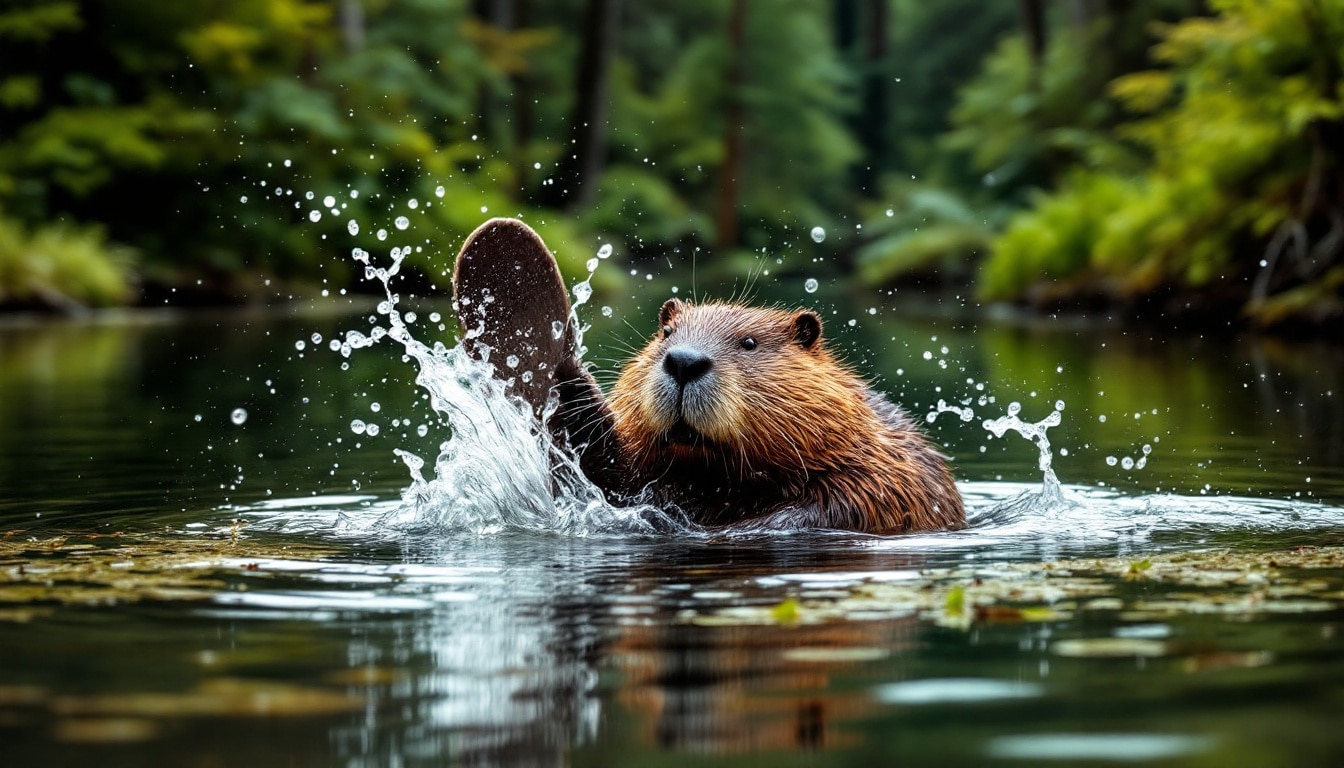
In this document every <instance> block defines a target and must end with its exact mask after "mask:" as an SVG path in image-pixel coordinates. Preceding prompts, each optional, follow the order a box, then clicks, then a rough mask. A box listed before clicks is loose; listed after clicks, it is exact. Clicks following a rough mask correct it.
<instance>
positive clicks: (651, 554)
mask: <svg viewBox="0 0 1344 768" xmlns="http://www.w3.org/2000/svg"><path fill="white" fill-rule="evenodd" d="M664 296H665V294H664V293H660V292H657V291H654V290H652V289H650V290H649V291H648V295H647V296H641V297H639V298H638V299H637V300H636V301H634V302H633V303H632V304H631V305H629V306H625V307H621V308H619V309H618V311H616V312H614V313H613V314H612V317H611V318H610V319H608V318H606V317H604V316H603V313H601V312H598V311H592V312H588V313H587V314H586V315H585V317H586V318H587V319H590V320H591V321H592V322H593V323H594V325H595V327H594V328H593V329H592V330H590V331H589V333H588V337H587V338H588V343H589V347H590V352H589V355H588V357H589V359H590V360H594V361H597V363H598V364H599V366H601V367H603V368H606V369H611V368H612V367H613V365H614V364H613V362H612V361H614V360H619V359H620V358H622V357H624V356H625V355H626V354H627V352H626V350H628V349H630V348H631V347H632V346H635V345H638V344H640V343H641V339H642V336H643V334H644V332H645V331H647V330H650V329H651V327H652V322H653V321H652V316H653V314H652V313H653V312H654V311H655V308H656V306H657V304H658V302H660V301H661V300H662V298H663V297H664ZM784 298H786V299H787V300H789V301H793V302H797V301H799V300H800V299H803V298H805V299H806V300H807V302H808V303H809V304H811V305H812V306H815V307H817V308H819V309H820V310H821V311H822V312H823V316H824V318H825V320H826V323H827V334H828V336H829V337H830V339H831V343H833V344H835V345H836V346H837V347H838V349H839V350H840V351H841V353H842V354H844V355H845V356H846V357H847V358H849V359H850V360H851V361H853V362H854V363H855V364H856V365H858V366H859V367H860V368H861V369H862V370H863V371H864V372H865V373H867V374H869V375H871V376H873V377H874V379H875V381H876V382H877V386H878V387H880V388H881V389H883V390H884V391H887V392H888V393H890V394H891V395H892V396H893V397H894V398H895V399H896V400H897V401H899V402H901V403H903V404H904V405H905V406H906V407H907V408H908V409H909V410H910V411H911V412H913V413H915V414H917V415H919V416H921V417H922V416H924V415H925V414H928V413H929V412H935V413H937V411H938V402H939V400H943V401H944V403H945V404H946V405H952V406H956V407H957V408H966V409H969V410H970V411H973V412H974V415H973V416H972V417H971V418H970V420H968V421H963V420H962V419H961V418H960V416H959V414H958V413H955V412H950V411H948V412H944V413H940V414H937V416H936V418H935V420H934V421H933V422H932V423H929V424H928V427H929V430H930V432H931V433H932V434H933V435H934V437H935V438H936V439H937V440H938V441H939V442H940V443H942V444H943V445H944V446H946V449H947V451H948V452H949V453H950V454H952V455H953V456H954V459H955V466H956V471H957V474H958V476H959V478H960V482H961V487H962V490H963V493H964V494H965V496H966V498H967V499H968V502H969V505H970V514H971V519H972V525H971V526H970V528H969V529H967V530H965V531H961V532H957V533H950V534H949V533H943V534H930V535H918V536H910V537H903V538H880V537H867V536H855V535H842V534H825V533H817V532H810V533H808V532H804V533H797V534H792V535H776V536H766V537H759V536H758V537H724V536H712V535H706V534H704V533H702V532H695V531H685V530H683V531H678V532H673V533H669V532H657V531H649V530H647V529H646V528H643V527H641V521H643V520H645V519H646V518H645V517H643V516H640V515H638V514H624V513H622V511H620V510H610V509H606V508H602V506H601V505H600V504H599V503H597V502H594V501H593V500H592V499H591V498H590V497H586V496H584V495H583V493H582V489H577V490H573V492H572V494H571V495H572V498H570V499H568V501H569V502H572V503H569V504H568V505H564V504H561V505H554V504H551V505H549V506H548V502H547V500H546V499H540V500H537V499H531V501H530V502H529V504H532V503H533V502H534V504H533V506H535V508H534V509H531V511H530V512H528V514H525V515H523V514H515V510H502V511H501V510H496V512H495V514H494V516H493V517H491V516H490V514H488V513H482V512H481V511H480V510H481V509H487V510H488V508H489V506H490V504H491V503H493V501H492V499H489V498H486V499H484V500H482V498H481V496H480V493H481V490H480V489H481V486H472V485H471V483H470V482H468V481H466V480H463V481H462V485H461V486H454V488H452V489H448V488H446V487H445V486H444V484H443V482H444V481H445V478H444V477H440V476H439V475H438V474H437V473H436V472H435V469H436V467H438V468H440V469H445V470H447V475H449V476H450V478H448V480H449V481H451V482H457V481H456V480H451V477H462V476H465V475H467V474H470V472H468V471H467V470H468V469H471V470H473V471H476V470H480V471H482V472H483V473H484V474H482V475H481V477H482V478H484V479H483V480H482V479H480V478H477V481H479V482H482V483H485V484H486V485H487V486H488V485H489V484H490V483H495V484H497V485H498V484H506V485H508V486H509V489H510V490H509V492H508V493H504V494H502V497H503V498H519V499H522V498H524V497H527V494H529V493H532V491H529V488H533V489H534V488H535V482H536V478H534V477H531V476H530V475H529V471H530V470H529V467H528V464H527V462H528V458H527V457H528V456H529V455H534V454H528V451H529V450H533V449H532V448H530V447H528V445H527V444H526V443H527V439H526V437H525V435H524V436H522V437H519V438H518V444H517V445H514V446H512V447H510V446H502V445H491V444H490V443H489V441H488V439H487V438H484V437H477V438H475V439H476V440H477V442H475V443H472V444H471V447H473V449H474V451H473V452H472V453H471V455H468V456H465V457H463V456H457V457H449V458H448V459H445V458H444V457H442V456H440V444H441V443H443V442H444V441H445V440H446V439H447V437H448V432H449V427H448V424H449V421H450V419H449V418H448V417H447V416H446V415H445V413H444V412H441V411H440V410H438V409H436V408H435V407H434V406H435V405H436V404H437V405H439V406H440V407H445V408H446V406H445V405H444V404H443V403H441V402H437V403H436V401H435V400H436V398H431V397H429V396H428V393H427V391H426V389H424V388H422V387H421V386H419V385H417V384H416V382H415V378H416V375H417V373H418V372H419V371H421V370H422V369H424V368H425V365H426V364H425V363H424V361H421V362H419V363H417V362H416V361H414V360H410V359H408V358H406V357H405V355H404V353H405V351H406V350H404V349H403V347H402V346H401V345H399V344H397V343H395V342H392V341H390V340H389V339H384V340H383V341H381V342H380V343H378V344H374V345H373V346H371V347H369V348H359V349H355V350H353V351H352V352H351V354H350V355H349V356H348V357H347V356H344V355H342V354H340V353H339V352H336V351H332V350H331V349H330V344H331V340H332V339H337V341H338V345H339V342H340V341H341V340H344V339H347V338H348V337H347V336H346V332H347V331H350V330H360V331H362V332H364V333H368V332H369V331H370V329H371V328H372V327H373V325H371V323H370V318H372V319H373V320H374V321H375V323H374V324H376V325H377V326H379V327H384V328H386V327H387V326H388V319H387V316H386V315H384V314H380V313H378V312H377V311H376V310H375V309H374V308H373V304H372V303H367V302H365V301H364V300H358V301H356V300H350V301H345V300H342V301H340V302H336V301H331V302H325V303H322V304H319V305H313V306H310V305H304V306H303V307H302V308H300V309H296V310H293V311H283V312H276V311H272V312H259V311H258V312H247V311H235V312H221V313H193V314H173V313H169V312H166V311H165V312H137V313H128V314H124V315H105V316H99V317H97V318H95V319H92V320H85V321H67V322H42V323H38V322H32V323H26V322H23V321H20V320H10V321H7V322H6V323H5V324H4V325H3V326H0V743H3V744H4V747H3V750H4V752H3V754H4V757H3V760H0V762H3V764H4V765H7V766H8V765H39V764H41V765H52V764H82V763H86V762H88V763H92V762H94V761H96V762H97V763H99V764H103V765H143V764H150V763H152V764H165V765H172V764H183V765H237V764H248V765H253V766H269V765H307V764H322V765H330V764H345V765H357V766H363V765H369V766H373V765H379V766H382V765H421V764H441V763H444V762H460V763H464V764H517V765H608V764H619V765H630V764H637V765H656V764H668V765H672V764H675V765H683V764H691V763H694V764H725V765H759V764H779V763H795V762H801V763H807V764H809V765H864V766H867V765H875V764H896V763H901V764H916V765H927V764H938V765H1036V764H1042V763H1052V762H1054V763H1057V764H1070V765H1078V764H1113V763H1116V762H1124V763H1146V764H1161V765H1219V766H1226V765H1270V764H1273V765H1339V764H1344V735H1341V734H1340V732H1339V729H1338V724H1339V722H1341V717H1342V716H1344V654H1342V653H1341V652H1340V651H1341V648H1344V640H1342V639H1341V632H1344V559H1341V557H1340V555H1339V552H1340V550H1338V549H1333V548H1336V547H1339V546H1341V545H1344V350H1342V349H1341V348H1340V347H1338V346H1332V345H1329V344H1293V343H1286V342H1276V341H1270V340H1257V339H1248V338H1216V339H1215V338H1199V337H1189V336H1182V337H1175V336H1174V337H1162V336H1158V335H1154V334H1152V333H1150V332H1147V331H1135V330H1132V329H1131V330H1122V329H1115V328H1111V327H1108V326H1105V325H1098V324H1089V323H1081V322H1072V321H1063V320H1048V319H1046V320H1036V321H1031V322H1027V321H1019V320H1015V319H1013V318H988V317H978V318H975V319H968V318H966V317H964V316H961V315H959V314H958V313H955V312H943V311H939V310H937V309H936V308H935V307H934V306H933V305H930V306H923V305H921V304H920V303H919V300H918V298H917V297H913V296H912V297H908V298H907V297H905V296H903V295H902V294H899V293H898V294H896V295H895V296H878V295H873V294H864V293H857V292H854V293H851V292H845V291H843V290H841V289H834V288H832V289H827V288H825V287H823V289H822V290H821V291H820V292H818V293H816V294H813V295H808V296H795V297H792V298H789V297H784ZM897 307H899V310H898V309H895V308H897ZM870 308H872V309H873V311H872V312H870V311H869V309H870ZM415 310H416V314H417V317H416V320H415V322H413V323H411V326H410V327H411V329H412V332H413V334H414V335H415V336H416V337H417V338H419V339H420V340H421V341H424V342H426V343H428V344H431V345H432V343H433V341H434V340H435V339H436V338H442V335H441V333H440V332H439V330H438V329H437V327H436V326H437V324H438V321H437V320H435V319H434V318H435V315H434V314H433V313H435V312H442V313H445V314H446V313H447V307H446V306H443V305H438V306H435V305H424V306H417V307H415ZM588 315H591V317H590V318H589V317H588ZM851 321H853V322H852V323H851ZM443 394H444V393H443V392H439V393H438V395H439V396H442V395H443ZM1012 403H1019V404H1020V407H1021V412H1020V415H1021V418H1022V419H1023V421H1024V422H1028V423H1030V422H1038V421H1042V420H1045V419H1047V418H1048V417H1049V416H1050V414H1051V413H1052V412H1053V411H1056V410H1058V411H1059V421H1060V423H1059V425H1058V426H1056V427H1052V428H1050V429H1049V430H1048V432H1047V433H1046V436H1047V437H1048V440H1049V445H1050V453H1049V456H1050V458H1051V461H1052V470H1053V472H1055V473H1056V474H1057V475H1058V477H1059V479H1060V481H1061V482H1062V484H1063V485H1062V490H1061V494H1060V496H1058V497H1049V496H1048V495H1047V497H1044V498H1043V497H1042V496H1041V495H1040V492H1041V489H1042V486H1043V480H1044V476H1043V472H1042V470H1041V469H1040V466H1039V459H1040V454H1039V453H1038V449H1037V446H1036V445H1034V444H1032V443H1031V442H1029V441H1028V440H1026V439H1024V438H1023V437H1021V436H1020V435H1018V434H1016V433H1014V432H1012V431H1009V432H1008V433H1007V434H1005V435H1004V436H1003V437H993V436H991V434H990V433H989V432H988V431H987V430H986V429H985V428H984V427H983V426H982V424H981V423H982V421H984V420H986V419H994V418H999V417H1002V416H1004V415H1006V414H1007V413H1008V412H1009V410H1010V406H1011V404H1012ZM496 405H498V403H496ZM1060 406H1062V409H1060ZM447 410H451V409H447ZM468 410H469V409H468ZM466 412H467V411H464V413H466ZM505 416H506V414H501V413H500V412H491V414H490V418H492V419H498V420H506V418H505ZM356 421H358V422H361V423H359V424H356V423H355V422H356ZM370 424H373V425H376V426H375V429H376V433H373V432H374V431H373V430H370V429H369V426H368V425H370ZM515 449H516V451H517V453H516V454H515ZM541 456H542V461H543V462H544V461H545V458H544V450H543V451H542V454H541ZM417 457H418V458H419V459H422V460H423V461H424V462H425V466H424V468H423V469H422V470H420V471H421V474H422V476H423V477H424V478H425V482H423V483H415V484H413V483H412V479H411V478H412V472H411V467H409V466H408V461H409V463H410V464H415V459H416V458H417ZM436 457H438V459H439V460H438V461H436ZM454 462H457V463H454ZM462 462H467V464H463V463H462ZM468 464H469V465H470V466H468ZM490 466H494V467H496V468H499V467H503V468H504V471H502V472H495V473H494V474H491V473H490V472H489V471H487V470H483V469H482V467H486V468H488V467H490ZM454 473H456V474H454ZM529 483H530V484H531V485H529ZM510 493H512V494H514V496H512V497H511V496H509V494H510ZM528 498H530V497H528ZM520 506H528V505H527V504H520ZM459 507H471V508H472V510H473V511H472V512H471V513H470V514H465V513H462V514H459V513H458V512H457V511H455V510H457V509H458V508H459ZM1219 553H1228V554H1219Z"/></svg>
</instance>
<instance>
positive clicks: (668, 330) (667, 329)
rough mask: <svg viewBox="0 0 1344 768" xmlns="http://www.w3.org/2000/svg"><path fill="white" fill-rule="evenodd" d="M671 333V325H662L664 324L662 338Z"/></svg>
mask: <svg viewBox="0 0 1344 768" xmlns="http://www.w3.org/2000/svg"><path fill="white" fill-rule="evenodd" d="M671 335H672V326H670V325H664V326H663V338H667V337H668V336H671Z"/></svg>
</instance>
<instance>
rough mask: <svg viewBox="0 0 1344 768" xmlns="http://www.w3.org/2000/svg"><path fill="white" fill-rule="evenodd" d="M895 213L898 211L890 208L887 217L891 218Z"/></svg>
mask: <svg viewBox="0 0 1344 768" xmlns="http://www.w3.org/2000/svg"><path fill="white" fill-rule="evenodd" d="M895 215H896V211H893V210H892V209H890V208H888V209H887V218H888V219H890V218H891V217H892V216H895Z"/></svg>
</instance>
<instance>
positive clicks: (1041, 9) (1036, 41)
mask: <svg viewBox="0 0 1344 768" xmlns="http://www.w3.org/2000/svg"><path fill="white" fill-rule="evenodd" d="M1017 7H1018V8H1019V9H1020V10H1021V12H1022V32H1023V34H1024V35H1026V38H1027V53H1028V54H1030V55H1031V78H1032V84H1033V87H1034V86H1035V83H1036V81H1037V78H1038V77H1039V75H1040V71H1041V61H1042V60H1044V59H1045V47H1046V44H1047V39H1046V26H1045V6H1044V5H1043V4H1042V2H1041V0H1017Z"/></svg>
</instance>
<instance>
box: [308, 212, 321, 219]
mask: <svg viewBox="0 0 1344 768" xmlns="http://www.w3.org/2000/svg"><path fill="white" fill-rule="evenodd" d="M308 220H309V221H321V220H322V212H321V211H309V212H308Z"/></svg>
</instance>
